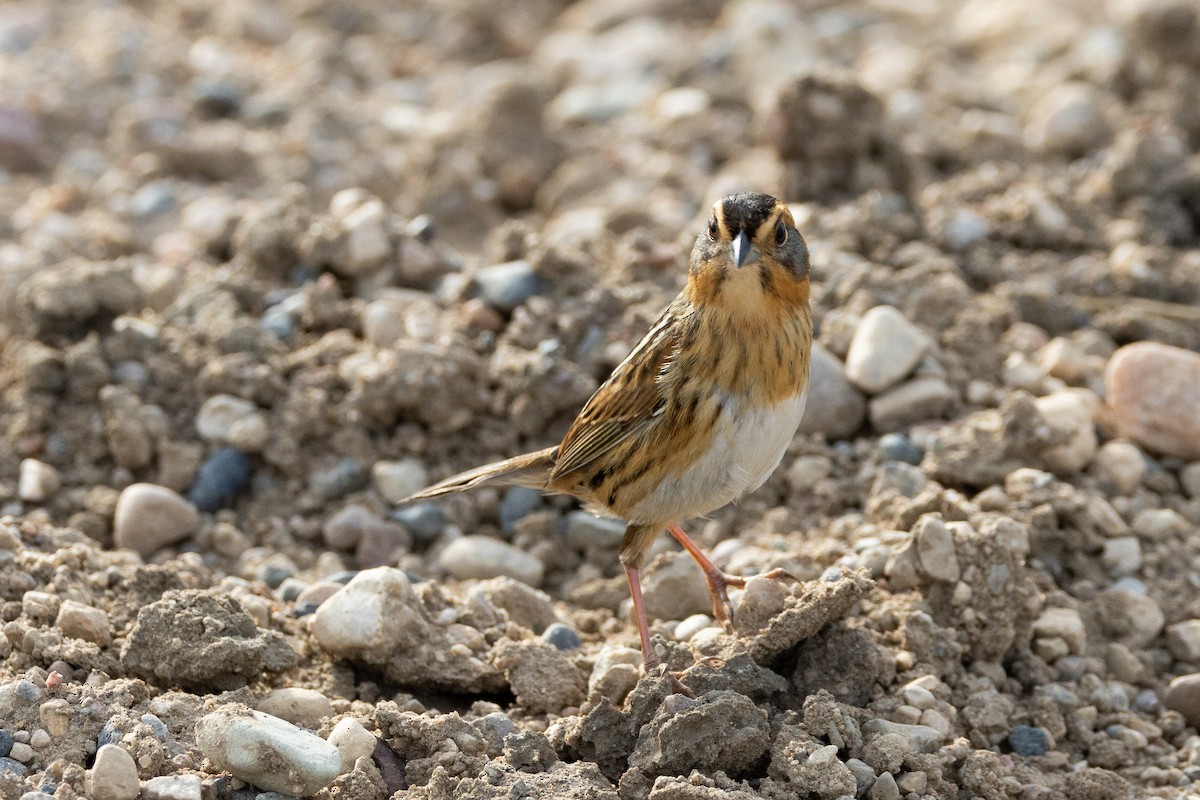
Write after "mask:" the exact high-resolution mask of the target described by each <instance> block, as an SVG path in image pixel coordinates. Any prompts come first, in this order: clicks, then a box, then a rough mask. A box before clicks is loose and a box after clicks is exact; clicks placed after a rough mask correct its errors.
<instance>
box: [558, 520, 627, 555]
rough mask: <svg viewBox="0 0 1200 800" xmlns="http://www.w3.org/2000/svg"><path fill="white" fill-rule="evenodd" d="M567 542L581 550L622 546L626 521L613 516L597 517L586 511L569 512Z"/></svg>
mask: <svg viewBox="0 0 1200 800" xmlns="http://www.w3.org/2000/svg"><path fill="white" fill-rule="evenodd" d="M566 537H567V544H569V545H571V546H572V547H575V548H578V549H580V550H588V549H590V548H593V547H595V548H599V549H604V550H611V549H615V548H617V547H620V546H621V540H622V539H623V538H624V537H625V523H624V522H622V521H621V520H619V519H612V518H611V517H597V516H596V515H595V514H589V513H588V512H586V511H572V512H571V513H569V514H567V521H566Z"/></svg>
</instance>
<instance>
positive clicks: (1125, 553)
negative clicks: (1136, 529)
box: [1100, 536, 1142, 577]
mask: <svg viewBox="0 0 1200 800" xmlns="http://www.w3.org/2000/svg"><path fill="white" fill-rule="evenodd" d="M1100 561H1101V563H1103V564H1104V566H1105V568H1106V569H1107V570H1108V572H1109V574H1110V575H1113V576H1114V577H1120V576H1122V575H1132V574H1134V573H1135V572H1137V571H1138V570H1139V569H1141V567H1142V546H1141V543H1139V542H1138V539H1137V537H1136V536H1117V537H1114V538H1112V539H1105V540H1104V552H1103V553H1101V555H1100Z"/></svg>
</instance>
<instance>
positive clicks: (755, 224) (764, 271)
mask: <svg viewBox="0 0 1200 800" xmlns="http://www.w3.org/2000/svg"><path fill="white" fill-rule="evenodd" d="M688 289H689V294H690V295H691V297H692V300H693V302H695V303H696V304H697V305H705V304H710V303H712V304H719V305H721V306H723V307H725V308H726V310H727V311H729V312H731V313H736V312H739V311H740V312H742V313H748V314H752V315H753V314H759V313H769V312H770V311H772V310H774V311H783V310H785V309H787V308H788V307H791V308H792V309H795V308H796V307H797V306H802V305H807V303H808V247H807V246H806V245H805V244H804V239H803V238H802V237H801V236H800V232H799V231H798V230H796V223H795V220H794V219H793V218H792V212H791V211H790V210H789V209H788V207H787V206H786V205H785V204H783V203H781V202H780V201H778V200H776V199H775V198H774V197H771V196H770V195H766V194H758V193H755V192H744V193H742V194H734V195H729V196H728V197H724V198H722V199H720V200H718V201H717V202H716V203H715V204H713V208H712V215H711V216H710V217H709V221H708V225H707V227H706V229H705V230H704V231H703V232H702V233H701V234H700V236H699V237H697V239H696V245H695V247H694V248H693V249H692V260H691V268H690V270H689V274H688Z"/></svg>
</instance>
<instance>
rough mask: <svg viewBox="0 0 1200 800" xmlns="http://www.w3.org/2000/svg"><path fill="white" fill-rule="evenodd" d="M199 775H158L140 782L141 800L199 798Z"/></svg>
mask: <svg viewBox="0 0 1200 800" xmlns="http://www.w3.org/2000/svg"><path fill="white" fill-rule="evenodd" d="M203 796H204V789H203V785H202V784H201V782H200V776H199V775H160V776H159V777H157V778H151V779H150V780H148V781H146V782H145V783H143V784H142V800H201V798H203Z"/></svg>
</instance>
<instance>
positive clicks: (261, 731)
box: [196, 705, 342, 797]
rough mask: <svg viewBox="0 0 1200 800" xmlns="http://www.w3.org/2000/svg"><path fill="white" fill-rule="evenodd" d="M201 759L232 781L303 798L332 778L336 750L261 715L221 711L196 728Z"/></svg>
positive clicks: (228, 708)
mask: <svg viewBox="0 0 1200 800" xmlns="http://www.w3.org/2000/svg"><path fill="white" fill-rule="evenodd" d="M196 744H197V745H199V747H200V751H201V752H202V753H204V757H205V758H207V759H208V760H209V761H211V762H213V764H214V765H216V767H217V769H221V770H226V771H228V772H229V773H231V774H232V775H233V776H234V777H235V778H239V779H241V780H243V781H245V782H246V783H249V784H251V785H253V786H257V787H258V788H260V789H265V790H267V791H270V792H279V793H280V794H287V795H293V796H296V797H304V796H307V795H310V794H314V793H316V792H317V791H319V790H321V789H323V788H325V787H326V786H328V785H329V784H330V782H332V781H333V779H334V778H336V777H337V776H338V773H339V771H340V769H341V764H342V762H341V756H340V755H339V754H338V750H337V748H336V747H334V746H333V745H331V744H330V743H329V742H327V741H325V740H324V739H322V738H321V737H319V736H316V735H314V734H311V733H306V732H305V731H302V730H300V729H299V728H297V727H296V726H295V725H292V724H291V723H290V722H286V721H284V720H282V719H279V718H278V717H273V716H271V715H270V714H264V713H262V712H261V711H251V710H249V709H247V708H245V707H244V706H237V705H231V706H225V707H222V708H219V709H217V710H216V711H214V712H212V713H211V714H207V715H205V716H203V717H201V718H200V720H199V721H198V722H197V723H196Z"/></svg>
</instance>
